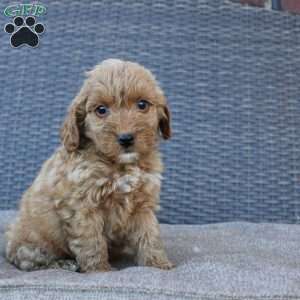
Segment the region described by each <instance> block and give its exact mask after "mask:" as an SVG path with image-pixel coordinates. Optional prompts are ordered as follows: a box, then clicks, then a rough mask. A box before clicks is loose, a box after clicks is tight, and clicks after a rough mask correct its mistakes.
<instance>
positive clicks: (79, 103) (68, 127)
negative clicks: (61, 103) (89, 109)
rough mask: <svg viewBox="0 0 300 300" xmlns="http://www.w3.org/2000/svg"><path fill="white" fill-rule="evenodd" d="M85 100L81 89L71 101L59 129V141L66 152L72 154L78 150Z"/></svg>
mask: <svg viewBox="0 0 300 300" xmlns="http://www.w3.org/2000/svg"><path fill="white" fill-rule="evenodd" d="M86 100H87V95H86V93H85V92H84V91H83V89H82V90H81V91H80V93H79V94H78V96H77V97H76V98H75V99H74V100H73V103H72V104H71V106H70V108H69V111H68V113H67V116H66V118H65V120H64V123H63V126H62V128H61V131H60V137H61V141H62V143H63V145H64V147H65V148H66V150H67V151H68V152H73V151H75V150H77V149H78V148H79V145H80V139H81V133H82V127H83V126H82V125H83V122H84V119H85V116H86V112H85V103H86Z"/></svg>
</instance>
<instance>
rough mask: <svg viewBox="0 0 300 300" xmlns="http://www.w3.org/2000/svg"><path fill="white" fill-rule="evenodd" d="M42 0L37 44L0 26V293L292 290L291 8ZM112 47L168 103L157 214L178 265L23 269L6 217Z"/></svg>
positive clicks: (299, 242)
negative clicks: (168, 131)
mask: <svg viewBox="0 0 300 300" xmlns="http://www.w3.org/2000/svg"><path fill="white" fill-rule="evenodd" d="M9 4H11V3H9V2H8V1H7V2H6V1H3V2H1V3H0V11H3V10H4V8H5V7H6V6H7V5H9ZM43 4H44V5H45V6H46V7H47V14H46V15H45V16H41V17H40V18H38V21H39V22H41V23H43V24H44V25H45V33H44V34H43V35H41V39H40V45H39V46H38V47H37V48H35V49H33V48H29V47H20V48H18V49H12V48H11V47H10V44H9V35H7V34H6V33H4V32H3V34H2V35H1V43H0V75H1V83H0V86H1V96H0V105H1V110H0V192H1V193H0V195H1V196H0V246H1V248H0V251H1V256H0V299H1V300H2V299H3V300H6V299H80V300H81V299H83V300H84V299H131V300H132V299H300V284H299V282H300V251H299V250H298V249H300V226H299V225H297V223H299V217H300V202H299V199H300V179H299V178H300V138H299V137H300V117H299V116H300V88H299V78H300V56H299V51H300V17H299V16H294V15H289V14H287V13H283V12H275V11H269V10H266V9H259V8H248V7H245V6H240V5H239V4H237V3H231V2H229V1H226V0H195V1H188V0H181V1H171V0H157V1H156V0H155V1H146V0H145V1H139V2H133V1H130V0H124V1H109V0H107V1H90V0H87V1H70V0H66V1H61V2H60V1H43ZM0 19H1V20H2V23H1V24H3V26H4V24H5V23H7V22H10V21H11V19H9V18H8V17H5V16H3V15H2V16H1V18H0ZM1 26H2V25H1ZM108 57H119V58H123V59H128V60H134V61H138V62H140V63H141V64H144V65H145V66H147V67H148V68H150V69H151V70H152V71H153V72H154V73H155V74H156V76H157V78H158V79H159V81H160V82H161V85H162V87H163V89H164V90H165V91H166V94H167V97H168V99H169V103H170V106H171V110H172V113H173V114H172V115H173V132H174V137H173V139H172V140H171V141H170V142H168V143H163V145H162V152H163V157H164V161H165V164H166V170H165V174H164V182H163V190H162V197H161V211H160V213H159V219H160V221H161V223H167V224H169V225H163V227H162V228H163V234H164V239H165V240H166V245H167V251H168V253H169V255H170V257H171V259H173V260H174V261H175V262H176V263H177V267H176V268H175V269H174V270H172V271H169V272H166V271H160V270H156V269H152V268H140V267H135V266H133V265H126V264H125V265H123V264H121V265H120V271H118V272H111V273H107V274H89V275H87V274H78V273H70V272H67V271H62V270H47V271H37V272H32V273H24V272H20V271H19V270H17V269H15V268H14V267H13V266H11V265H9V264H8V263H7V262H6V261H5V260H4V236H3V232H4V227H5V226H6V224H7V223H8V222H10V221H11V220H12V218H13V217H14V214H15V213H14V210H15V209H16V208H17V203H18V201H19V199H20V196H21V194H22V192H23V191H24V190H25V189H26V187H28V186H29V184H30V182H31V181H32V180H33V178H34V177H35V175H36V174H37V172H38V169H39V167H40V165H41V163H42V162H43V161H44V160H45V159H46V158H47V157H48V156H49V155H50V153H52V151H53V150H54V148H55V147H56V146H57V144H58V142H59V139H58V130H59V127H60V124H61V121H62V119H63V116H64V114H65V112H66V108H67V106H68V104H69V103H70V101H71V99H72V98H73V97H74V96H75V94H76V93H77V91H78V89H79V87H80V85H81V83H82V80H83V72H84V71H85V70H87V69H89V68H91V67H92V66H93V65H95V64H96V63H97V62H99V61H101V60H103V59H106V58H108ZM210 223H213V224H210ZM215 223H218V224H215ZM282 223H290V225H284V224H282ZM170 224H172V225H170ZM174 224H177V225H174ZM180 224H181V225H180ZM183 224H185V225H183ZM188 224H193V225H188ZM201 224H205V225H201ZM209 224H210V225H209Z"/></svg>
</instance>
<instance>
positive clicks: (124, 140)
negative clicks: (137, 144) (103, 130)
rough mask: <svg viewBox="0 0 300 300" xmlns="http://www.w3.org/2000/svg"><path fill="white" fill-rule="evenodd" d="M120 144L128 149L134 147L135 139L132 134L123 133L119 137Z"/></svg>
mask: <svg viewBox="0 0 300 300" xmlns="http://www.w3.org/2000/svg"><path fill="white" fill-rule="evenodd" d="M118 142H119V144H120V145H121V146H123V147H125V148H127V147H129V146H131V145H133V142H134V137H133V135H132V134H131V133H123V134H120V135H119V137H118Z"/></svg>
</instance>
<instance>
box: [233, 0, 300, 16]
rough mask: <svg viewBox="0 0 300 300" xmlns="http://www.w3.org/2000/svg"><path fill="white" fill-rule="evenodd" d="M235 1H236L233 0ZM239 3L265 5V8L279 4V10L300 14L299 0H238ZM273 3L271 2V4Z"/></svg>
mask: <svg viewBox="0 0 300 300" xmlns="http://www.w3.org/2000/svg"><path fill="white" fill-rule="evenodd" d="M235 2H236V1H235ZM238 2H240V3H241V4H244V5H250V6H257V7H266V8H270V7H272V8H274V9H275V8H276V7H277V6H278V4H279V6H280V7H281V10H283V11H288V12H291V13H294V14H300V0H276V1H272V0H239V1H238ZM272 3H273V4H272Z"/></svg>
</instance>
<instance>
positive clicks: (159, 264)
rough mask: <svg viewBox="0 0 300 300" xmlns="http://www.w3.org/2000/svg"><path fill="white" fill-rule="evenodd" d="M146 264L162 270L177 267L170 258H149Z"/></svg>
mask: <svg viewBox="0 0 300 300" xmlns="http://www.w3.org/2000/svg"><path fill="white" fill-rule="evenodd" d="M146 266H148V267H154V268H159V269H162V270H170V269H173V268H175V265H174V264H172V263H171V262H170V261H169V260H159V259H148V260H147V262H146Z"/></svg>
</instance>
